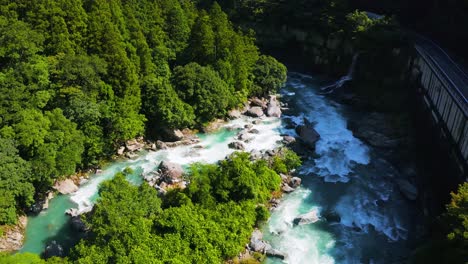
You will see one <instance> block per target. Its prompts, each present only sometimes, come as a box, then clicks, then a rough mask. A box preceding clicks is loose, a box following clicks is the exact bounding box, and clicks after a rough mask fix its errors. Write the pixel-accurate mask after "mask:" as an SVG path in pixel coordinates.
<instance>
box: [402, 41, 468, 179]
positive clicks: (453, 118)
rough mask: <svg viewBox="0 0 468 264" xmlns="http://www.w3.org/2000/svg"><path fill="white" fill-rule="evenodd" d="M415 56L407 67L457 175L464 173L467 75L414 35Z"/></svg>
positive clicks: (466, 170) (467, 131) (467, 162)
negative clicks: (448, 151)
mask: <svg viewBox="0 0 468 264" xmlns="http://www.w3.org/2000/svg"><path fill="white" fill-rule="evenodd" d="M414 44H415V45H414V46H415V49H416V57H415V58H414V59H413V61H412V64H411V67H412V73H413V77H416V76H417V77H418V78H420V85H421V87H420V89H419V90H418V92H419V93H420V94H421V95H422V96H423V101H424V104H425V105H426V107H427V109H428V111H430V113H431V115H432V120H433V121H434V124H435V125H436V127H437V128H438V130H439V132H440V136H441V137H442V138H443V139H444V140H445V141H447V142H448V144H449V146H450V152H451V153H450V155H451V156H452V158H453V159H454V160H455V162H456V163H457V165H458V167H459V169H460V172H461V175H463V176H464V177H465V179H467V174H468V100H467V98H468V75H467V74H466V72H465V71H464V70H463V69H462V68H461V67H460V66H459V65H458V64H457V63H456V62H454V61H453V60H452V59H451V58H450V56H449V55H448V54H447V53H446V52H445V51H444V50H443V49H442V48H440V47H439V46H438V45H437V44H435V43H434V42H432V41H431V40H429V39H427V38H424V37H422V36H418V35H414Z"/></svg>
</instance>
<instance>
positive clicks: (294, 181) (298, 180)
mask: <svg viewBox="0 0 468 264" xmlns="http://www.w3.org/2000/svg"><path fill="white" fill-rule="evenodd" d="M301 182H302V179H301V178H299V177H292V178H291V181H290V182H289V185H290V186H291V187H293V188H297V187H299V186H300V185H301Z"/></svg>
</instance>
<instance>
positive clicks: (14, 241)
mask: <svg viewBox="0 0 468 264" xmlns="http://www.w3.org/2000/svg"><path fill="white" fill-rule="evenodd" d="M27 223H28V218H27V217H26V216H20V217H19V220H18V224H17V225H16V226H14V227H13V228H10V229H8V230H5V231H4V234H3V236H2V237H0V252H10V251H16V250H19V249H20V248H21V247H22V246H23V240H24V234H23V233H24V229H25V228H26V225H27Z"/></svg>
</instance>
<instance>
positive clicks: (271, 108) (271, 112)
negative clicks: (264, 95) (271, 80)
mask: <svg viewBox="0 0 468 264" xmlns="http://www.w3.org/2000/svg"><path fill="white" fill-rule="evenodd" d="M266 114H267V116H269V117H278V118H279V117H281V106H280V104H279V102H278V101H277V100H276V96H270V101H269V102H268V108H267V112H266Z"/></svg>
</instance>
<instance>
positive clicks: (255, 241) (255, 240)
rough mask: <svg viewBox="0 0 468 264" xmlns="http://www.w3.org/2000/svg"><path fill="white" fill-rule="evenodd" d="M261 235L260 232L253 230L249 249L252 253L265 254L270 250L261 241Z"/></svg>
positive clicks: (268, 246) (269, 246) (267, 245)
mask: <svg viewBox="0 0 468 264" xmlns="http://www.w3.org/2000/svg"><path fill="white" fill-rule="evenodd" d="M262 239H263V234H262V232H261V231H260V230H258V229H255V230H254V231H253V233H252V236H251V238H250V243H249V247H250V249H251V250H252V251H255V252H260V253H265V252H266V251H267V250H270V249H272V248H271V245H270V244H268V243H267V242H265V241H263V240H262Z"/></svg>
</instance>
